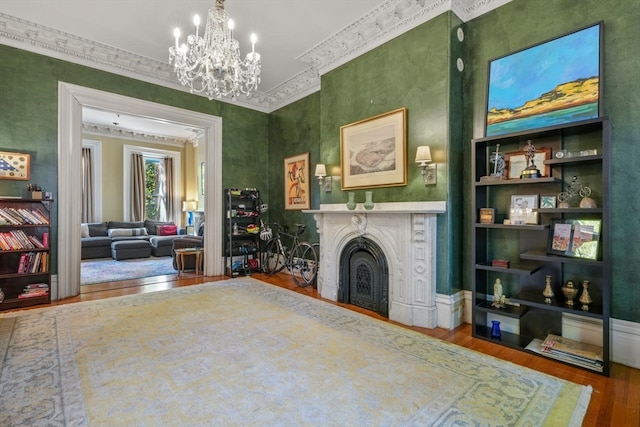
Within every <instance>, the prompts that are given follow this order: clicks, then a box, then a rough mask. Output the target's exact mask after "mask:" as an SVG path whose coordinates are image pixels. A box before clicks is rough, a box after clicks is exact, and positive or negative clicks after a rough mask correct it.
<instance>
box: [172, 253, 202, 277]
mask: <svg viewBox="0 0 640 427" xmlns="http://www.w3.org/2000/svg"><path fill="white" fill-rule="evenodd" d="M175 253H176V267H178V276H179V275H180V273H182V272H184V257H185V255H193V256H195V257H196V274H199V271H200V265H201V264H202V258H203V255H204V249H203V248H181V249H175Z"/></svg>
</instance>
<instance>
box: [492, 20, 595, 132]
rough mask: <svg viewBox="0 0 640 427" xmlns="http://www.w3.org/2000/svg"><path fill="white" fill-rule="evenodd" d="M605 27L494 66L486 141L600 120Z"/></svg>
mask: <svg viewBox="0 0 640 427" xmlns="http://www.w3.org/2000/svg"><path fill="white" fill-rule="evenodd" d="M601 34H602V23H596V24H593V25H590V26H588V27H586V28H582V29H580V30H577V31H574V32H571V33H569V34H566V35H563V36H560V37H557V38H554V39H551V40H548V41H545V42H542V43H540V44H537V45H534V46H531V47H528V48H525V49H522V50H520V51H518V52H515V53H512V54H509V55H506V56H503V57H500V58H497V59H494V60H491V61H489V71H488V74H489V82H488V88H487V109H486V112H487V114H486V132H485V135H486V136H495V135H502V134H508V133H513V132H522V131H527V130H531V129H538V128H544V127H548V126H555V125H560V124H564V123H571V122H574V121H579V120H586V119H591V118H595V117H598V116H599V115H600V109H601V103H600V94H601V91H600V84H601V72H602V37H601Z"/></svg>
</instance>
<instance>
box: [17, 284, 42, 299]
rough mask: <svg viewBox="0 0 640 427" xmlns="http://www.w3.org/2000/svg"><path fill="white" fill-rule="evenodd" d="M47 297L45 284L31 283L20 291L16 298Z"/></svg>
mask: <svg viewBox="0 0 640 427" xmlns="http://www.w3.org/2000/svg"><path fill="white" fill-rule="evenodd" d="M47 295H49V285H47V284H46V283H31V284H29V285H27V286H25V288H24V289H23V290H22V293H21V294H20V295H18V298H20V299H24V298H35V297H44V296H47Z"/></svg>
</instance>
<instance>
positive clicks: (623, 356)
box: [438, 291, 640, 369]
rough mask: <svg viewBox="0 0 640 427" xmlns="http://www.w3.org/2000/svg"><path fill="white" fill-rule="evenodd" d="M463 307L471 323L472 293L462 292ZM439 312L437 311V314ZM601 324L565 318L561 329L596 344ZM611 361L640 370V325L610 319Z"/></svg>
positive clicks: (572, 317) (578, 318) (575, 317)
mask: <svg viewBox="0 0 640 427" xmlns="http://www.w3.org/2000/svg"><path fill="white" fill-rule="evenodd" d="M462 299H463V301H464V307H463V309H462V313H463V315H462V319H463V322H464V323H471V319H472V314H471V307H472V293H471V291H464V296H463V298H462ZM439 313H440V311H438V314H439ZM601 324H602V323H601V322H598V321H594V320H592V319H585V318H581V317H577V316H565V319H564V320H563V327H564V328H567V332H568V333H569V335H571V336H573V337H575V338H578V339H583V340H585V341H587V342H594V343H597V342H598V340H599V338H597V337H598V336H599V335H600V332H599V331H598V326H599V325H601ZM610 324H611V335H610V338H611V340H610V341H611V360H612V361H613V362H615V363H619V364H621V365H625V366H629V367H631V368H636V369H640V352H638V349H639V348H640V323H636V322H629V321H627V320H620V319H611V322H610Z"/></svg>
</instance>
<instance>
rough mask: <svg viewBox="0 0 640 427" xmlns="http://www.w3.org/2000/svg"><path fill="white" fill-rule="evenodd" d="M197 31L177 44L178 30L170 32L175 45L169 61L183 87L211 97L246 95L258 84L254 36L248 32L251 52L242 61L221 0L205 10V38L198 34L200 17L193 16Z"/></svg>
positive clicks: (258, 73)
mask: <svg viewBox="0 0 640 427" xmlns="http://www.w3.org/2000/svg"><path fill="white" fill-rule="evenodd" d="M193 23H194V25H195V26H196V33H195V34H190V35H189V36H188V37H187V43H186V44H185V43H183V44H182V45H180V29H179V28H176V29H175V30H174V31H173V35H174V36H175V39H176V45H175V46H172V47H170V48H169V64H173V66H174V67H173V69H174V71H175V72H176V74H177V76H178V80H179V81H180V83H181V84H182V85H183V86H187V87H189V89H190V91H191V93H194V92H197V93H202V94H205V95H206V96H207V97H208V98H209V99H213V98H214V97H217V98H220V97H223V96H224V97H232V98H235V97H237V96H238V95H239V94H244V95H249V94H251V92H252V91H254V90H256V89H257V88H258V84H259V83H260V54H259V53H257V52H256V51H255V45H256V41H257V37H256V35H255V34H251V53H248V54H247V57H246V58H245V59H244V60H242V59H241V58H240V48H239V46H238V41H237V40H236V39H234V38H233V26H234V25H233V21H232V20H231V19H229V14H228V13H227V11H226V10H224V0H216V6H215V8H211V9H209V12H208V13H207V26H206V28H205V31H204V37H200V35H199V34H198V27H199V25H200V17H199V16H198V15H195V16H194V17H193Z"/></svg>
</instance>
